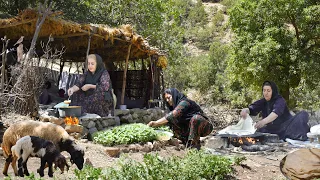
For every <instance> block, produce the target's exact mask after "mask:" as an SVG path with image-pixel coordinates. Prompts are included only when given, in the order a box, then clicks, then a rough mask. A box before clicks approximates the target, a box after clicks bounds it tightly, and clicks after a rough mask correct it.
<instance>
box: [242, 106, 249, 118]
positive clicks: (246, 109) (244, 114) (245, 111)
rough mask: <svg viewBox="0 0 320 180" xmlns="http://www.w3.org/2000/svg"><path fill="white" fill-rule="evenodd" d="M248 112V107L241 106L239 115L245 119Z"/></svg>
mask: <svg viewBox="0 0 320 180" xmlns="http://www.w3.org/2000/svg"><path fill="white" fill-rule="evenodd" d="M249 113H250V110H249V108H243V109H242V110H241V112H240V116H241V117H242V118H243V119H246V118H247V115H248V114H249Z"/></svg>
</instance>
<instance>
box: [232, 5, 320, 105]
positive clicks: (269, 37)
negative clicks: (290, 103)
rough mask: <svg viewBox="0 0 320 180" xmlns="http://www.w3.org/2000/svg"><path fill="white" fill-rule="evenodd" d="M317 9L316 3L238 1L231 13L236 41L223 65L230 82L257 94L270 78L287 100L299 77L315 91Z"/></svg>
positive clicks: (317, 49)
mask: <svg viewBox="0 0 320 180" xmlns="http://www.w3.org/2000/svg"><path fill="white" fill-rule="evenodd" d="M319 13H320V5H319V2H318V1H316V0H258V1H257V0H241V1H239V3H237V4H236V5H235V6H234V7H233V8H232V9H231V11H230V25H231V27H232V30H233V32H234V33H235V34H236V38H235V40H234V42H233V55H232V56H231V57H230V59H229V61H228V69H229V72H230V74H229V75H230V76H229V77H230V79H231V81H232V82H240V83H241V85H242V86H245V87H251V88H253V89H255V90H259V91H258V92H259V93H260V86H261V83H262V82H263V81H264V80H267V79H269V80H273V81H275V82H276V83H277V84H278V86H279V87H280V92H281V93H282V95H283V96H284V97H285V98H286V99H287V100H289V90H290V88H291V89H292V88H296V87H298V86H299V84H300V82H301V80H302V79H305V80H306V81H307V82H306V85H308V86H310V87H311V88H315V87H316V85H317V83H316V82H318V81H319V79H320V76H319V73H317V72H316V70H315V69H318V68H319V67H320V66H319V65H320V64H319V62H318V61H319V59H320V58H319V57H320V56H319V55H320V53H319V47H320V40H319V35H320V28H319V23H320V19H319Z"/></svg>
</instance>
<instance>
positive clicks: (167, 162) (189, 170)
mask: <svg viewBox="0 0 320 180" xmlns="http://www.w3.org/2000/svg"><path fill="white" fill-rule="evenodd" d="M120 160H121V161H120V162H119V166H117V167H110V168H105V169H96V168H92V167H85V168H83V169H82V170H81V171H80V170H75V171H76V173H75V174H76V177H77V179H84V177H85V178H86V179H110V180H113V179H141V180H147V179H186V180H189V179H190V180H193V179H215V180H219V179H221V180H222V179H226V177H227V176H228V175H231V173H232V162H231V160H230V158H227V157H223V156H218V155H213V154H209V153H205V152H204V151H203V150H200V151H195V150H191V151H189V152H188V153H187V155H186V156H185V157H183V158H181V157H171V158H161V157H160V156H157V155H152V154H145V156H144V160H143V162H137V161H134V160H131V159H128V158H123V157H122V158H121V159H120Z"/></svg>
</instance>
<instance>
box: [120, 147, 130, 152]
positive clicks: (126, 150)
mask: <svg viewBox="0 0 320 180" xmlns="http://www.w3.org/2000/svg"><path fill="white" fill-rule="evenodd" d="M121 152H123V153H128V152H129V148H127V147H124V148H122V149H121Z"/></svg>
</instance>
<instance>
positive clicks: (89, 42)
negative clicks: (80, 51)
mask: <svg viewBox="0 0 320 180" xmlns="http://www.w3.org/2000/svg"><path fill="white" fill-rule="evenodd" d="M91 36H92V35H91V34H89V39H88V48H87V56H86V62H85V64H84V72H86V71H87V70H88V56H89V51H90V44H91Z"/></svg>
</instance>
